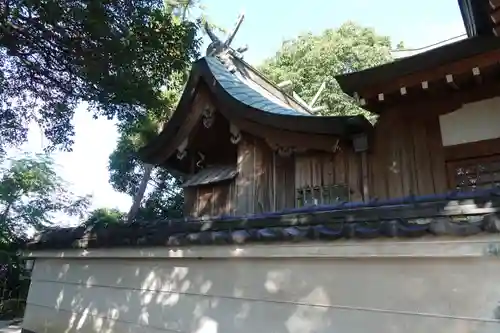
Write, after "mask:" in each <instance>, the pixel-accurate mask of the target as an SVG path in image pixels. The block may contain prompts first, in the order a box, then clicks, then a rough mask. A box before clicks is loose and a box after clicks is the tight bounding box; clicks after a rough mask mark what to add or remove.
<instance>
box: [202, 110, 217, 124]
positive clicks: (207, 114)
mask: <svg viewBox="0 0 500 333" xmlns="http://www.w3.org/2000/svg"><path fill="white" fill-rule="evenodd" d="M202 118H203V126H205V127H206V128H210V127H212V125H213V124H214V120H215V111H214V109H213V108H212V107H210V106H207V107H205V110H203V115H202Z"/></svg>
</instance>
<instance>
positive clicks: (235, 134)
mask: <svg viewBox="0 0 500 333" xmlns="http://www.w3.org/2000/svg"><path fill="white" fill-rule="evenodd" d="M229 132H230V133H231V137H230V140H231V143H232V144H233V145H236V144H238V143H239V142H240V141H241V132H240V129H239V128H238V127H236V126H235V125H233V124H230V125H229Z"/></svg>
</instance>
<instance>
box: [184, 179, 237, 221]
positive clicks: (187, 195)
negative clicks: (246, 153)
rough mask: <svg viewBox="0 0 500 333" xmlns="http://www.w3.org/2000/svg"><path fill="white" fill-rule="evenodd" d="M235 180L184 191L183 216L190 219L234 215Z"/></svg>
mask: <svg viewBox="0 0 500 333" xmlns="http://www.w3.org/2000/svg"><path fill="white" fill-rule="evenodd" d="M235 184H236V182H235V180H232V181H228V182H222V183H216V184H210V185H203V186H198V187H189V188H185V189H184V215H185V216H190V217H202V216H221V215H234V214H235V210H236V205H235V201H236V190H235Z"/></svg>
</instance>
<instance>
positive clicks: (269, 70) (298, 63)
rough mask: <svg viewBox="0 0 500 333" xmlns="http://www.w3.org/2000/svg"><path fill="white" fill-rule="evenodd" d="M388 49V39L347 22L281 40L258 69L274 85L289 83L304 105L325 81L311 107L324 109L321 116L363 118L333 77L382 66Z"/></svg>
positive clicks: (387, 55) (386, 60) (387, 56)
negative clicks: (322, 89) (332, 27)
mask: <svg viewBox="0 0 500 333" xmlns="http://www.w3.org/2000/svg"><path fill="white" fill-rule="evenodd" d="M390 50H391V42H390V40H389V37H386V36H379V35H377V34H376V33H375V31H374V30H373V29H369V28H365V27H362V26H359V25H357V24H355V23H352V22H347V23H345V24H343V25H342V26H340V28H338V29H327V30H325V31H324V32H323V33H322V34H320V35H313V34H311V33H309V34H305V35H301V36H299V37H298V38H296V39H293V40H289V41H285V42H284V43H283V45H282V47H281V49H280V50H279V51H278V52H277V53H276V55H275V56H273V57H271V58H269V59H267V60H265V61H264V63H263V64H262V65H261V66H260V70H261V71H262V72H263V73H264V74H265V75H267V76H268V77H269V78H270V79H272V80H273V81H274V82H283V81H287V80H291V81H292V83H293V90H294V91H295V92H296V93H298V94H299V95H300V96H301V98H302V99H304V100H305V101H307V102H308V103H309V102H310V101H311V100H312V99H313V97H314V95H315V94H316V92H317V91H318V89H319V87H320V86H321V84H322V83H323V82H325V83H326V89H325V91H324V92H323V93H322V95H321V96H320V99H319V100H318V101H317V103H316V104H315V106H319V105H325V106H326V109H325V111H321V113H322V114H325V115H352V114H360V113H362V114H363V113H364V114H365V115H367V114H366V113H365V112H364V111H363V110H362V109H361V108H359V107H357V106H356V105H355V103H354V101H353V100H352V99H351V98H349V97H348V96H346V95H345V94H343V93H342V91H341V90H340V87H339V85H338V83H337V82H336V80H335V78H334V76H335V75H337V74H342V73H349V72H354V71H359V70H362V69H365V68H368V67H373V66H377V65H380V64H383V63H386V62H388V61H390V60H391V52H390ZM367 116H368V117H370V115H367Z"/></svg>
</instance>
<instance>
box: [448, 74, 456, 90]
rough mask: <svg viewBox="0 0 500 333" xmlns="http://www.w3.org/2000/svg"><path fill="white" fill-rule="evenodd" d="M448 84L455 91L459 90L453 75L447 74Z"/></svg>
mask: <svg viewBox="0 0 500 333" xmlns="http://www.w3.org/2000/svg"><path fill="white" fill-rule="evenodd" d="M446 83H448V84H449V85H450V86H451V87H453V89H458V86H457V84H456V83H455V81H454V80H453V74H446Z"/></svg>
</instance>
